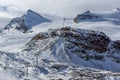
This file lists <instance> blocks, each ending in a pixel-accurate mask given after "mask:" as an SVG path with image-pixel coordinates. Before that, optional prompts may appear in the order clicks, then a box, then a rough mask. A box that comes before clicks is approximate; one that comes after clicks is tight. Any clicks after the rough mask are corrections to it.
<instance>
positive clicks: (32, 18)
mask: <svg viewBox="0 0 120 80" xmlns="http://www.w3.org/2000/svg"><path fill="white" fill-rule="evenodd" d="M44 22H51V21H50V20H48V19H47V18H44V17H43V16H41V15H40V14H38V13H36V12H34V11H32V10H28V11H27V13H26V14H25V15H23V16H22V17H20V18H15V19H13V20H11V21H10V23H9V24H8V25H7V26H6V27H5V28H4V29H3V30H9V29H16V30H18V31H21V32H26V31H28V30H30V29H31V28H32V27H33V26H35V25H38V24H40V23H44Z"/></svg>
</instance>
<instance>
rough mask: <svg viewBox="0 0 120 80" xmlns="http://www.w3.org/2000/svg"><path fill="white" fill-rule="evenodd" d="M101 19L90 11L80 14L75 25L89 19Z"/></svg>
mask: <svg viewBox="0 0 120 80" xmlns="http://www.w3.org/2000/svg"><path fill="white" fill-rule="evenodd" d="M96 18H99V16H97V15H95V14H93V13H91V12H90V11H86V12H84V13H82V14H78V15H77V16H76V18H75V19H74V22H75V23H79V21H80V20H87V19H96Z"/></svg>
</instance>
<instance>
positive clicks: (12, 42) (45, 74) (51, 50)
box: [0, 9, 120, 80]
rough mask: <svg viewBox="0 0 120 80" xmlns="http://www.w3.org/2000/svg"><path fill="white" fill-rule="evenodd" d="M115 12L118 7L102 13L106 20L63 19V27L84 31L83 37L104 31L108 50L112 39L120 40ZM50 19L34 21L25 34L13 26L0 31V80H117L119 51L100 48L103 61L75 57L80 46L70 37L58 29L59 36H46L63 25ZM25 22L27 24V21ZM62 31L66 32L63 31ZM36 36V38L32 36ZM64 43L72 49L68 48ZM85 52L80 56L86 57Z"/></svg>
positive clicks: (95, 52)
mask: <svg viewBox="0 0 120 80" xmlns="http://www.w3.org/2000/svg"><path fill="white" fill-rule="evenodd" d="M118 13H120V12H119V10H118V9H117V10H114V12H112V13H111V12H110V13H109V15H108V13H106V14H104V16H105V17H106V18H107V19H108V18H109V20H106V21H81V22H79V23H77V24H76V23H75V22H73V19H66V21H65V25H64V27H65V26H67V27H71V28H72V30H73V32H72V31H70V32H72V33H73V34H76V33H75V32H74V29H75V31H76V32H77V31H78V33H81V32H82V31H83V32H84V31H85V33H81V34H82V35H84V36H85V37H84V38H86V37H87V36H88V34H89V30H94V31H95V34H99V32H98V31H100V32H104V33H105V35H107V36H108V37H109V38H110V39H111V40H110V44H109V45H108V47H107V49H108V48H109V47H110V46H111V45H112V42H114V41H116V40H120V31H119V30H120V22H119V21H120V19H119V17H116V16H114V15H120V14H118ZM29 15H30V14H29ZM99 15H103V14H99ZM106 15H107V16H106ZM27 16H28V15H27ZM30 16H31V15H30ZM34 16H35V14H34ZM111 17H112V18H111ZM31 18H32V16H31V17H30V19H31ZM49 18H50V17H48V19H49ZM113 18H114V19H115V20H113ZM28 20H29V19H28ZM49 20H51V22H44V23H40V24H38V23H35V26H32V27H31V29H30V30H28V31H27V32H26V33H23V32H21V31H20V30H17V29H15V28H11V29H7V30H3V31H1V33H0V80H23V79H30V80H80V79H83V80H120V65H119V62H120V60H119V59H120V51H119V50H116V49H111V48H110V50H111V51H110V54H108V53H109V51H106V52H104V51H103V52H102V53H100V56H104V59H102V60H94V59H90V60H85V59H83V58H80V56H81V54H82V53H81V54H80V55H79V56H78V55H77V54H78V53H77V49H83V47H82V46H81V45H79V46H76V45H74V44H73V43H71V42H69V41H68V40H69V37H71V36H69V37H67V38H66V37H63V35H62V37H60V36H61V35H60V34H62V32H60V31H62V30H60V31H59V30H58V32H57V34H59V35H55V36H52V37H50V36H51V35H52V34H49V35H47V34H48V33H51V31H52V30H53V31H54V30H57V29H62V28H63V20H62V19H60V18H59V19H57V18H56V19H55V20H52V19H49ZM116 21H117V22H116ZM33 22H34V21H33ZM116 23H117V24H116ZM27 24H28V25H29V22H28V23H27ZM36 24H38V25H36ZM31 25H32V23H31ZM79 29H80V32H79ZM86 30H87V31H88V32H87V31H86ZM94 31H93V32H94ZM65 32H67V31H66V30H65ZM63 33H64V30H63ZM36 35H38V37H35V36H36ZM39 35H43V36H42V38H43V39H41V38H40V39H39ZM53 35H54V34H53ZM101 35H103V34H101ZM34 38H35V39H34ZM37 39H38V40H37ZM89 39H90V38H88V39H87V40H89ZM93 40H94V37H93ZM71 41H75V42H77V41H78V43H79V42H80V41H82V40H81V39H80V40H77V39H76V38H73V37H72V38H71ZM100 41H102V40H100ZM83 43H84V44H86V45H87V44H89V41H84V40H83ZM104 45H105V44H104ZM66 46H67V47H74V48H72V49H68V48H66ZM95 47H96V46H95ZM101 47H102V48H103V47H104V46H103V45H102V46H101ZM72 50H73V51H74V52H72ZM85 51H86V52H88V54H89V55H93V54H94V55H95V54H98V53H99V52H97V51H95V50H93V49H92V50H87V48H85ZM86 52H83V53H86ZM37 53H39V54H37ZM73 53H74V54H73ZM112 53H115V54H112ZM86 54H87V53H86ZM86 54H83V55H82V56H86ZM116 61H118V63H117V62H116Z"/></svg>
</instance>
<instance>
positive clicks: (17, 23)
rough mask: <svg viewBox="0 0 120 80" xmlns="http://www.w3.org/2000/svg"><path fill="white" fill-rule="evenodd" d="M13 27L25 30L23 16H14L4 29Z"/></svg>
mask: <svg viewBox="0 0 120 80" xmlns="http://www.w3.org/2000/svg"><path fill="white" fill-rule="evenodd" d="M10 28H15V29H17V30H19V31H21V32H26V31H27V30H28V28H27V27H26V26H25V22H24V16H23V17H21V18H15V19H13V20H11V21H10V23H9V24H8V25H7V26H6V27H5V28H4V29H10Z"/></svg>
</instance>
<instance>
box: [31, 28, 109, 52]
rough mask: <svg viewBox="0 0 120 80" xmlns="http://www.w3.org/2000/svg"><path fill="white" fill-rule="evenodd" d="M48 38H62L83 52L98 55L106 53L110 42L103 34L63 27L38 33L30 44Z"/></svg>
mask: <svg viewBox="0 0 120 80" xmlns="http://www.w3.org/2000/svg"><path fill="white" fill-rule="evenodd" d="M50 37H63V38H65V40H66V41H68V42H70V43H72V44H74V45H76V46H78V47H79V46H81V47H82V48H83V49H84V50H94V51H96V52H98V53H103V52H106V51H107V47H108V45H109V43H110V41H111V40H110V38H109V37H108V36H106V35H105V34H104V33H103V32H99V31H92V30H83V29H74V28H70V27H64V28H61V29H54V30H51V31H50V32H49V33H39V34H38V35H36V36H35V37H34V38H33V39H32V40H31V42H32V41H34V40H35V41H36V40H44V39H46V38H50ZM84 50H83V52H85V51H84Z"/></svg>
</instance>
